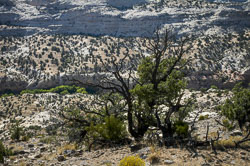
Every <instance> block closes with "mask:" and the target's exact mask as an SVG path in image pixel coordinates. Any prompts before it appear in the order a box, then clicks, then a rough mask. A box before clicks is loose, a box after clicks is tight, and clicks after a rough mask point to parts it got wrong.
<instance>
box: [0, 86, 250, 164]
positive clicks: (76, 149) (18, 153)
mask: <svg viewBox="0 0 250 166" xmlns="http://www.w3.org/2000/svg"><path fill="white" fill-rule="evenodd" d="M191 95H192V96H194V97H195V98H196V99H197V104H198V108H196V109H195V110H194V111H193V112H192V113H191V114H190V115H189V116H188V117H187V118H186V121H187V122H190V124H191V123H192V122H193V120H194V119H195V117H198V118H197V119H196V123H195V126H194V127H195V133H194V134H195V135H196V138H197V139H199V140H204V139H205V138H206V132H207V125H209V126H210V129H209V133H208V137H209V139H210V138H214V137H216V132H217V131H219V133H220V140H221V143H222V145H224V146H229V147H230V145H231V144H232V140H234V139H236V140H237V139H240V138H241V137H242V136H241V135H242V132H241V131H239V130H234V131H230V132H228V131H227V130H226V129H225V128H223V127H222V126H221V125H218V123H217V122H216V121H215V120H220V119H221V116H220V115H219V111H218V110H217V109H216V107H217V106H218V105H219V104H221V103H223V102H224V100H225V99H226V98H227V97H228V96H230V95H231V93H230V92H227V91H221V90H218V89H217V90H216V89H210V90H208V91H204V92H201V91H192V92H191V91H186V93H185V97H188V96H191ZM91 99H93V96H92V95H89V94H70V95H60V94H55V93H46V94H23V95H18V96H9V97H3V98H0V109H1V110H2V111H1V112H0V113H1V114H0V140H2V141H3V142H4V144H5V145H6V146H7V147H9V148H10V149H11V150H12V152H13V154H14V155H13V156H10V157H9V158H6V164H8V165H58V166H59V165H84V166H104V165H110V166H111V165H112V166H117V165H118V164H119V161H120V160H121V159H122V158H123V157H125V156H128V155H139V156H140V157H141V158H143V159H144V160H145V161H146V165H148V166H149V165H151V164H150V163H152V161H153V159H152V158H153V157H152V156H155V157H157V158H159V161H158V165H162V166H163V165H171V164H172V165H187V166H193V165H195V166H196V165H197V166H198V165H205V164H206V165H208V164H209V165H223V166H224V165H225V166H226V165H242V166H247V165H249V155H250V154H249V152H247V151H243V150H240V149H237V150H233V149H227V150H226V151H225V150H223V151H220V150H218V154H217V155H215V154H214V153H213V152H212V151H211V150H210V148H206V149H197V152H196V153H197V154H195V153H193V152H190V151H188V150H187V149H179V148H178V149H175V148H159V147H157V146H154V145H157V144H158V142H157V139H156V138H155V137H156V135H153V134H150V131H149V132H148V133H147V134H146V136H145V140H149V142H145V144H144V145H143V146H142V147H140V148H139V149H136V150H135V148H133V145H126V146H115V147H112V148H98V147H96V148H97V150H94V149H95V147H93V151H91V152H89V151H88V148H87V146H84V145H85V144H84V145H82V146H79V145H77V144H75V143H72V142H71V143H69V141H68V140H69V135H70V134H69V133H70V131H68V130H67V127H65V126H63V121H62V118H61V117H60V116H59V112H60V110H63V108H64V107H70V106H80V105H81V104H86V101H88V102H89V101H90V100H91ZM14 120H20V124H19V125H20V127H22V128H23V130H24V131H25V132H24V133H25V135H27V136H28V138H25V137H24V136H22V138H21V141H14V140H12V139H11V135H12V133H11V131H12V130H11V129H12V128H13V125H14V124H15V121H14ZM64 127H65V128H64ZM151 139H152V141H153V144H150V140H151ZM230 141H231V142H230ZM151 143H152V142H151ZM249 146H250V144H249V141H248V142H247V143H246V147H249Z"/></svg>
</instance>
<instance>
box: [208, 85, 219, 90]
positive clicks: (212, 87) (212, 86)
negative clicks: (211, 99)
mask: <svg viewBox="0 0 250 166" xmlns="http://www.w3.org/2000/svg"><path fill="white" fill-rule="evenodd" d="M210 88H211V89H218V87H217V86H215V85H211V87H210Z"/></svg>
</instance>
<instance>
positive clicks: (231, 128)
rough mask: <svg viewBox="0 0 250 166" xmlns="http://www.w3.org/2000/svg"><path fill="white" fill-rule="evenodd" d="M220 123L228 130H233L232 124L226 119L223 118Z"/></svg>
mask: <svg viewBox="0 0 250 166" xmlns="http://www.w3.org/2000/svg"><path fill="white" fill-rule="evenodd" d="M222 124H223V125H224V126H225V127H226V128H227V129H228V130H229V131H230V130H233V125H232V123H230V121H229V120H228V119H223V120H222Z"/></svg>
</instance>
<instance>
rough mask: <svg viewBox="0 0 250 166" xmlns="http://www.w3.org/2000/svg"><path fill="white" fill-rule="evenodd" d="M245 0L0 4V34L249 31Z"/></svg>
mask: <svg viewBox="0 0 250 166" xmlns="http://www.w3.org/2000/svg"><path fill="white" fill-rule="evenodd" d="M249 10H250V2H249V0H126V1H124V0H1V2H0V24H2V25H8V27H4V26H2V27H1V28H0V29H1V31H0V35H2V36H3V35H4V36H9V35H21V36H26V35H31V34H36V33H43V34H91V35H112V36H148V35H151V34H152V32H153V30H154V29H155V28H156V27H166V26H170V25H171V26H174V27H175V28H176V31H178V33H180V34H182V33H198V34H203V33H204V34H217V33H226V32H230V33H231V32H232V31H242V30H244V29H246V28H249V27H250V21H249Z"/></svg>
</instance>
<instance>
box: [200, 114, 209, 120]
mask: <svg viewBox="0 0 250 166" xmlns="http://www.w3.org/2000/svg"><path fill="white" fill-rule="evenodd" d="M206 119H208V115H201V116H200V117H199V121H200V120H206Z"/></svg>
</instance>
